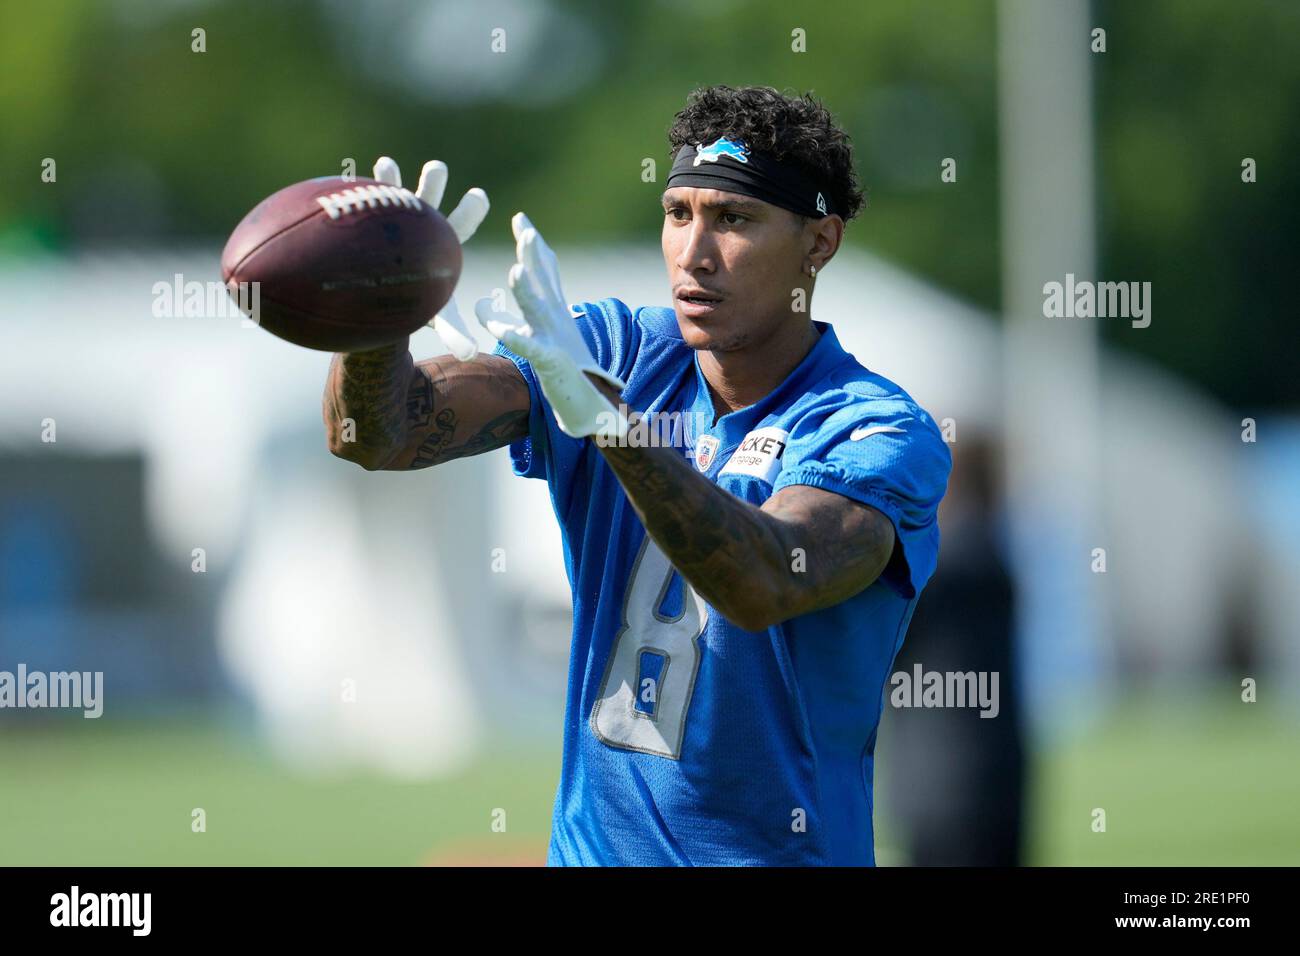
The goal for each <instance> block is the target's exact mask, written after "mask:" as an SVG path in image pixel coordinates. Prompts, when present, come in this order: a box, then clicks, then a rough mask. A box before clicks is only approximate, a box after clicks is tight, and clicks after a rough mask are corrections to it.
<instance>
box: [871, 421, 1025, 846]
mask: <svg viewBox="0 0 1300 956" xmlns="http://www.w3.org/2000/svg"><path fill="white" fill-rule="evenodd" d="M953 448H954V452H953V471H952V477H951V478H950V480H949V483H948V494H947V495H946V496H945V498H944V500H943V504H942V505H941V506H940V508H939V521H940V523H941V524H942V527H943V536H944V546H943V549H942V550H941V551H940V552H939V563H938V566H937V568H936V569H935V574H934V577H933V578H932V579H931V581H930V584H929V586H928V587H927V588H926V594H925V597H924V598H923V599H922V600H921V601H920V603H919V604H918V606H917V609H916V613H915V614H914V615H913V616H912V625H911V628H910V629H909V630H908V634H907V641H906V642H905V643H904V644H903V649H902V651H901V652H900V653H899V655H898V659H897V661H896V662H895V666H894V673H895V674H897V673H900V672H902V673H905V674H907V675H909V677H910V676H911V675H912V674H913V673H914V668H915V666H916V665H918V664H919V665H920V666H921V668H922V669H923V671H924V672H927V673H929V672H940V673H944V674H948V673H968V672H975V673H979V672H985V673H989V674H992V673H996V674H998V684H997V687H998V705H997V706H998V710H997V716H996V717H984V716H981V710H980V708H978V707H969V706H968V707H952V706H946V707H933V708H928V707H887V708H886V709H887V711H888V712H889V713H888V716H887V717H886V718H885V721H884V723H886V724H887V725H888V729H887V730H886V733H887V734H888V736H889V740H890V763H889V769H890V772H889V773H887V774H885V778H886V780H887V783H886V787H887V788H888V795H889V799H890V803H891V805H892V806H893V807H894V814H895V819H896V822H897V823H898V824H899V825H900V827H901V830H902V834H901V841H900V842H901V843H902V845H903V850H904V854H905V856H906V860H907V862H908V863H910V864H913V865H920V866H1017V865H1019V864H1020V863H1021V862H1022V859H1023V858H1022V845H1023V840H1022V830H1023V804H1024V793H1025V753H1024V746H1023V742H1022V727H1021V711H1020V707H1019V705H1018V702H1017V695H1016V677H1017V669H1016V663H1015V646H1014V632H1013V627H1014V618H1015V592H1014V588H1013V584H1012V578H1011V574H1010V572H1009V570H1008V568H1007V565H1006V564H1005V562H1004V559H1003V557H1002V547H1001V544H1000V542H999V540H998V533H997V527H996V516H997V506H998V501H997V498H998V495H997V492H996V482H997V478H996V475H997V474H998V459H997V451H996V447H995V445H994V443H993V442H992V440H991V439H989V438H988V437H986V436H982V435H976V434H972V433H970V432H968V433H967V434H965V435H964V436H963V437H962V439H961V441H959V442H956V443H954V446H953ZM891 690H892V686H891V687H890V688H887V689H886V692H885V693H886V701H887V702H888V700H889V697H890V693H891Z"/></svg>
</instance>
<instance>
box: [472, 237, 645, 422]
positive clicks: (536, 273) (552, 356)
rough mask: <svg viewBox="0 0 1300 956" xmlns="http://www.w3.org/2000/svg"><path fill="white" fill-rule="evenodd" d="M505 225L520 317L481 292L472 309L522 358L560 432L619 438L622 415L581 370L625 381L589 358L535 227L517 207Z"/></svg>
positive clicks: (615, 383) (551, 254)
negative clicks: (513, 253)
mask: <svg viewBox="0 0 1300 956" xmlns="http://www.w3.org/2000/svg"><path fill="white" fill-rule="evenodd" d="M510 225H511V227H512V228H513V229H514V233H515V240H516V249H515V251H516V255H517V258H518V261H517V262H516V263H515V264H514V265H513V266H511V267H510V273H509V284H510V291H511V292H513V293H514V296H515V301H516V302H518V303H519V308H520V310H521V311H522V312H523V313H524V317H523V319H519V318H518V317H517V316H513V315H511V314H510V313H508V312H503V311H498V310H496V309H494V308H493V301H492V299H491V298H486V297H485V298H482V299H479V300H478V302H476V303H475V304H474V313H475V315H477V316H478V320H479V321H480V322H481V323H482V324H483V327H484V328H486V329H487V330H488V331H489V332H491V333H492V334H493V335H494V336H496V338H497V339H499V340H500V341H501V342H502V344H504V345H505V346H506V348H508V349H510V351H512V352H514V353H515V354H516V355H518V356H520V357H521V358H525V359H527V360H528V362H529V364H530V365H531V366H532V368H533V372H534V373H535V374H536V375H537V381H538V383H539V384H540V385H541V387H542V393H543V394H544V395H545V396H546V399H547V401H549V402H550V403H551V408H552V409H553V410H554V412H555V420H556V422H558V423H559V426H560V428H561V430H562V431H564V433H565V434H566V435H571V436H573V437H574V438H582V437H585V436H588V435H597V436H601V437H605V438H621V437H622V436H623V435H624V434H625V433H626V427H627V422H626V419H625V418H624V417H623V415H622V414H619V413H617V412H615V411H614V409H613V407H612V406H611V405H610V403H609V400H608V399H607V398H606V397H605V396H604V395H603V394H601V392H600V390H599V389H597V388H596V385H595V384H594V383H593V382H592V381H591V379H589V378H588V377H587V373H591V374H592V375H595V376H597V377H598V378H602V379H604V380H605V381H606V382H609V383H610V384H611V385H613V386H614V387H615V388H616V389H618V390H619V391H622V390H623V389H624V388H625V387H626V386H625V384H624V383H623V381H622V380H621V379H619V378H618V376H616V375H612V374H610V373H609V372H607V371H605V369H603V368H601V366H600V365H599V364H598V363H597V362H596V360H595V359H594V358H592V355H591V350H590V349H589V348H587V343H586V341H585V340H584V339H583V337H582V333H581V332H579V331H578V325H577V323H576V322H575V321H574V316H573V311H572V309H570V308H569V306H568V304H567V303H566V302H565V299H564V292H563V290H562V289H561V288H560V266H559V263H558V262H557V261H556V258H555V253H554V252H552V251H551V247H550V246H548V245H547V244H546V240H544V239H543V238H542V236H541V233H539V232H538V231H537V229H536V228H534V226H533V224H532V223H531V222H529V221H528V217H527V216H525V215H524V214H523V213H522V212H521V213H516V214H515V217H514V219H512V220H511V222H510Z"/></svg>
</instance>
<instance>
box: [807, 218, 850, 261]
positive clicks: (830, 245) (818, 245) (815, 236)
mask: <svg viewBox="0 0 1300 956" xmlns="http://www.w3.org/2000/svg"><path fill="white" fill-rule="evenodd" d="M808 228H809V233H810V234H809V236H808V259H809V261H810V262H812V264H813V265H814V266H815V267H816V268H817V271H818V272H821V271H822V269H824V268H825V267H826V265H827V264H828V263H829V262H830V261H831V260H832V259H833V258H835V253H837V252H839V249H840V243H842V242H843V241H844V220H843V219H841V218H840V217H839V216H837V215H830V216H822V217H821V218H820V219H810V220H809V223H808Z"/></svg>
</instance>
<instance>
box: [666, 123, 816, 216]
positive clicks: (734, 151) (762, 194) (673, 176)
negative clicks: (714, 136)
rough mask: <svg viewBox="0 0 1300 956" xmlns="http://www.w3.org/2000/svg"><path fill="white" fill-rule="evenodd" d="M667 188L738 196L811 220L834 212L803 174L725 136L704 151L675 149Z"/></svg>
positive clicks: (685, 148) (697, 148) (814, 185)
mask: <svg viewBox="0 0 1300 956" xmlns="http://www.w3.org/2000/svg"><path fill="white" fill-rule="evenodd" d="M668 185H669V186H700V187H702V188H704V189H721V190H724V191H726V192H731V193H740V194H741V195H742V196H752V197H754V198H755V199H761V200H763V201H764V202H770V203H771V204H772V205H774V206H780V207H781V208H782V209H788V210H790V211H791V212H793V213H798V214H799V215H800V216H811V217H812V218H813V219H820V218H821V217H822V216H828V215H830V214H831V213H833V212H835V209H834V207H832V205H831V197H830V193H829V191H828V190H827V189H826V188H825V187H824V186H821V185H819V184H818V183H816V182H815V181H814V180H812V179H810V178H809V177H808V176H807V175H805V174H804V173H803V171H802V170H799V169H795V168H794V167H793V166H791V165H789V164H787V163H782V162H780V161H779V160H777V159H775V158H774V157H772V156H770V155H768V154H766V153H759V152H755V151H753V150H751V149H750V148H749V147H748V146H746V145H745V144H743V143H741V142H739V141H738V140H732V139H727V138H726V137H725V136H724V137H722V138H721V139H718V140H715V141H714V142H712V143H710V144H709V145H708V146H699V147H695V146H692V145H691V144H690V143H687V144H686V145H684V146H683V147H682V148H681V149H679V150H678V151H677V157H676V158H675V159H674V160H673V168H672V171H671V172H670V173H669V174H668Z"/></svg>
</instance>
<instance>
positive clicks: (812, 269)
mask: <svg viewBox="0 0 1300 956" xmlns="http://www.w3.org/2000/svg"><path fill="white" fill-rule="evenodd" d="M808 275H809V276H810V277H815V276H816V275H817V267H816V266H815V265H812V264H811V263H810V264H809V265H808Z"/></svg>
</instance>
